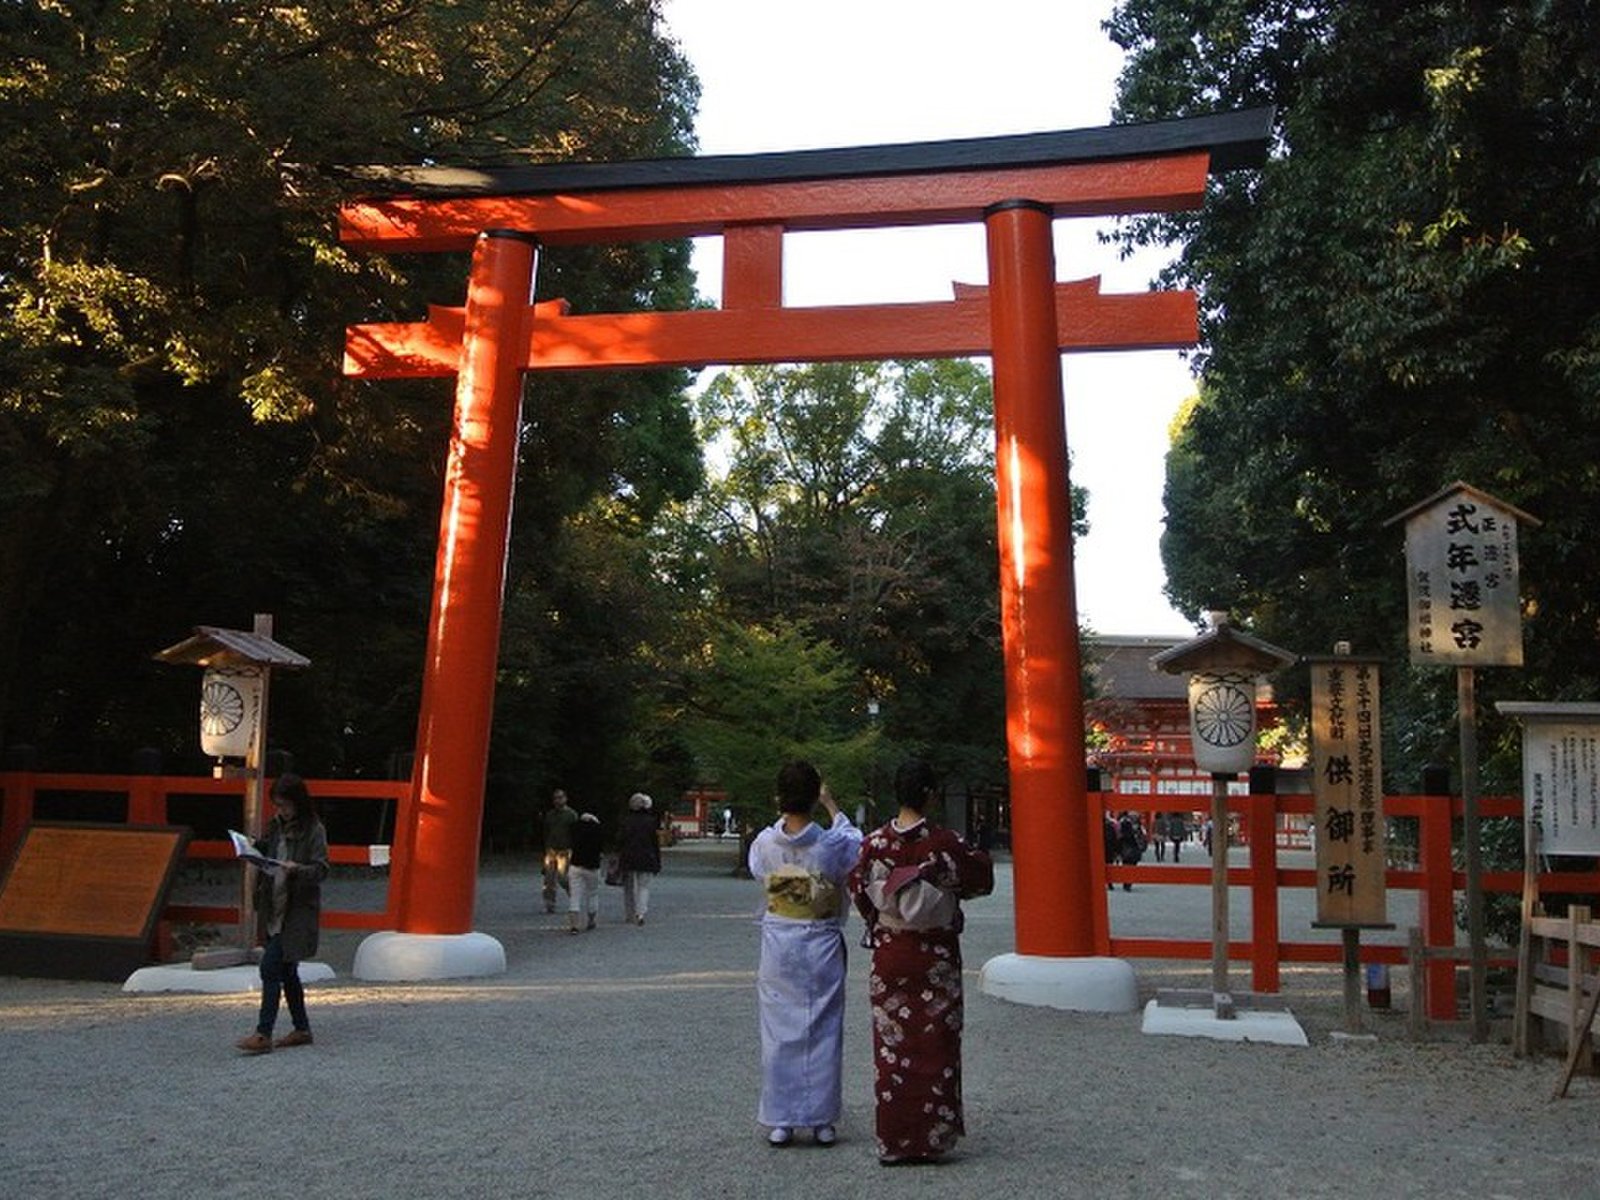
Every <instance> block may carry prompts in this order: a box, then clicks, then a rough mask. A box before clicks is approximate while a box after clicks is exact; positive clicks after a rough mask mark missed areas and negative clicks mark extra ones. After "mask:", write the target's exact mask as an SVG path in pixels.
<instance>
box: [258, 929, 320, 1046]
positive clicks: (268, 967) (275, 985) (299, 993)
mask: <svg viewBox="0 0 1600 1200" xmlns="http://www.w3.org/2000/svg"><path fill="white" fill-rule="evenodd" d="M280 996H281V997H282V998H283V999H284V1000H286V1001H288V1003H289V1019H290V1020H291V1021H293V1022H294V1027H295V1028H296V1029H298V1030H300V1031H302V1032H307V1031H309V1030H310V1028H311V1022H310V1021H309V1020H308V1019H307V1018H306V989H305V987H304V986H303V985H302V984H301V983H300V964H299V963H298V962H289V961H288V960H287V959H285V958H284V957H283V935H282V934H281V933H275V934H273V935H272V936H271V937H270V938H268V939H267V945H266V949H265V950H263V951H262V954H261V1015H260V1016H259V1017H257V1018H256V1032H257V1033H259V1034H260V1035H261V1036H262V1037H271V1036H272V1027H273V1026H274V1025H276V1024H277V1023H278V999H279V997H280Z"/></svg>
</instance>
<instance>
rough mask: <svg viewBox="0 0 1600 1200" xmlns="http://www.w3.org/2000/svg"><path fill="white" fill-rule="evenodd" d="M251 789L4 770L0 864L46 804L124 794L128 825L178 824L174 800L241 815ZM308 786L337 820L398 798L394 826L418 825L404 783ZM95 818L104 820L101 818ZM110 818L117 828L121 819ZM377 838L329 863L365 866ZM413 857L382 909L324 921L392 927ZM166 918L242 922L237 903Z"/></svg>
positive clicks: (336, 852) (187, 780) (193, 844)
mask: <svg viewBox="0 0 1600 1200" xmlns="http://www.w3.org/2000/svg"><path fill="white" fill-rule="evenodd" d="M244 786H245V785H244V781H243V780H238V779H209V778H205V777H199V776H189V775H72V774H67V775H55V774H50V775H46V774H36V773H34V772H31V771H0V863H4V864H7V865H9V864H10V862H11V858H12V855H13V854H14V853H15V852H16V849H17V846H18V845H19V844H20V843H21V841H22V834H23V831H24V830H25V829H26V828H27V825H28V822H29V821H31V820H33V819H34V815H35V812H36V811H37V809H38V808H39V802H40V801H41V800H42V801H44V802H45V804H46V805H49V804H50V803H51V801H52V800H53V799H55V800H59V799H61V798H63V797H70V796H79V797H83V796H88V797H94V798H96V799H97V800H98V801H101V802H102V805H100V806H103V801H104V800H105V799H106V798H110V799H111V800H112V807H113V808H114V807H115V798H116V797H118V796H120V797H122V798H123V811H122V814H121V821H123V822H126V823H127V824H129V825H172V824H181V822H178V821H175V820H173V819H172V817H171V815H170V812H169V801H170V800H171V799H173V798H177V797H215V798H216V799H217V800H218V801H223V802H237V803H238V804H239V805H240V811H241V812H242V811H243V803H244ZM307 786H308V787H309V788H310V790H311V794H312V795H313V796H315V797H316V799H317V803H318V805H319V806H320V807H321V809H322V812H323V814H324V816H325V817H331V816H332V815H333V813H334V812H335V811H336V808H337V806H338V805H339V804H340V803H341V802H343V801H352V800H360V801H373V800H379V801H386V800H392V801H394V802H395V815H394V820H393V822H392V824H391V825H390V826H389V828H390V829H392V830H395V831H399V834H400V835H403V833H404V831H405V830H408V829H409V828H410V827H411V785H410V784H409V783H408V782H407V781H405V780H403V779H401V780H393V779H389V780H354V779H317V780H307ZM96 819H97V820H99V819H102V818H100V817H98V816H97V817H96ZM103 819H106V820H110V821H112V822H113V823H118V822H117V818H116V816H115V815H110V816H107V817H105V818H103ZM240 823H242V818H241V819H240V820H239V821H235V822H233V824H234V825H235V826H236V827H237V825H238V824H240ZM397 836H398V835H397ZM372 840H374V839H369V840H368V841H363V842H361V843H359V844H355V843H343V844H330V845H329V847H328V858H329V860H330V861H331V862H334V863H342V864H358V865H366V864H368V863H370V861H371V857H370V856H371V842H372ZM186 857H187V858H188V859H189V860H190V861H192V862H193V861H198V862H206V861H231V860H232V859H233V857H234V853H233V846H232V845H231V844H230V843H229V842H228V841H227V840H226V838H205V839H197V840H193V841H190V843H189V848H188V852H187V855H186ZM409 858H410V856H409V855H408V854H406V853H405V852H404V850H403V848H402V847H401V846H398V845H396V846H394V847H393V848H392V850H391V855H390V861H391V866H390V868H389V886H388V892H387V896H386V902H385V905H384V909H383V911H382V912H349V911H344V912H341V911H339V910H336V909H334V910H330V909H324V910H323V912H322V923H323V924H324V925H325V926H328V927H330V928H340V929H393V928H394V927H395V924H396V920H395V918H396V912H395V905H396V903H397V901H398V898H399V896H400V895H401V894H402V893H401V891H400V884H401V883H402V882H403V881H404V878H405V871H406V869H407V865H408V863H409ZM163 919H164V920H166V921H169V922H172V923H201V922H209V923H218V924H230V923H234V922H237V921H238V920H239V910H238V908H237V906H235V905H194V904H173V905H169V906H168V907H167V909H166V911H165V912H164V913H163Z"/></svg>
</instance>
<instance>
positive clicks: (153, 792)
mask: <svg viewBox="0 0 1600 1200" xmlns="http://www.w3.org/2000/svg"><path fill="white" fill-rule="evenodd" d="M308 784H309V786H310V788H311V791H312V794H313V795H315V796H316V797H317V800H318V802H319V804H321V805H322V806H323V811H324V812H325V813H331V812H332V811H333V810H334V808H335V806H337V805H338V804H339V803H340V802H341V801H348V800H364V801H372V800H381V801H391V800H392V801H394V803H395V816H394V821H393V824H392V825H391V826H390V828H391V829H392V830H394V831H396V833H395V843H396V844H394V845H393V847H392V850H391V860H390V861H391V865H390V868H389V887H388V892H387V900H386V904H385V907H384V910H383V911H382V912H349V911H344V912H341V911H338V910H324V912H323V914H322V916H323V921H324V923H325V924H326V925H328V926H330V927H333V928H345V929H393V928H394V927H395V925H396V912H395V906H396V904H397V902H398V898H399V897H400V896H401V895H403V894H404V893H403V889H402V884H403V882H404V879H405V872H406V871H407V869H408V868H409V864H410V858H411V856H410V854H409V853H408V848H407V847H406V846H405V845H404V844H403V842H402V841H401V839H402V838H403V837H404V833H405V831H406V830H408V829H410V828H411V824H412V822H411V811H410V809H411V792H410V785H409V783H407V782H406V781H405V780H382V781H366V780H349V779H319V780H313V781H308ZM73 793H76V794H91V795H99V796H106V795H110V796H122V797H124V799H125V810H124V815H123V819H124V820H125V821H126V822H127V823H129V824H134V825H166V824H171V823H172V821H171V820H170V817H169V811H168V808H169V805H168V801H169V799H170V798H172V797H177V796H184V797H191V796H215V797H217V798H218V799H219V800H229V801H233V800H237V801H239V802H240V803H241V804H242V802H243V795H244V785H243V783H242V782H241V781H238V780H215V779H207V778H197V777H192V776H173V775H53V774H52V775H46V774H35V773H32V772H23V771H11V772H0V862H5V863H9V862H10V860H11V856H12V854H13V853H14V852H15V850H16V847H17V845H18V844H19V843H20V841H21V839H22V832H23V830H24V829H25V828H26V827H27V824H28V822H29V821H31V820H32V819H33V817H34V812H35V809H36V807H37V802H38V800H39V799H40V798H41V797H49V796H51V795H61V794H73ZM1199 799H1201V797H1187V796H1186V797H1179V796H1154V797H1151V796H1135V795H1128V794H1124V793H1114V792H1099V793H1090V800H1091V803H1090V804H1089V807H1088V815H1089V816H1090V818H1091V819H1092V820H1093V821H1094V822H1095V825H1094V828H1093V835H1094V837H1095V839H1096V843H1095V844H1098V839H1099V837H1100V829H1099V822H1100V820H1101V813H1102V811H1104V810H1105V809H1108V808H1109V809H1113V810H1124V809H1125V810H1129V811H1133V812H1137V813H1140V814H1141V815H1142V816H1143V818H1144V820H1145V824H1146V828H1151V827H1152V821H1153V818H1154V815H1155V814H1156V813H1162V812H1169V811H1172V810H1173V809H1174V808H1177V809H1182V808H1183V806H1184V805H1185V804H1189V803H1192V802H1194V801H1196V800H1199ZM1204 799H1205V800H1206V802H1207V803H1209V797H1205V798H1204ZM1096 801H1098V803H1096ZM1479 804H1480V810H1481V811H1482V813H1483V815H1484V816H1485V817H1510V818H1513V819H1517V820H1520V819H1521V817H1522V802H1521V800H1520V799H1518V798H1517V797H1507V796H1493V797H1484V798H1482V799H1481V800H1480V802H1479ZM1228 808H1229V812H1230V814H1231V815H1233V816H1235V817H1236V818H1237V820H1238V827H1239V833H1240V838H1241V841H1243V842H1244V843H1246V844H1247V845H1248V846H1249V848H1250V860H1249V863H1248V865H1245V866H1238V867H1232V868H1230V869H1229V872H1228V881H1229V884H1230V886H1232V887H1240V888H1246V889H1248V891H1249V895H1250V917H1251V938H1250V940H1249V941H1240V942H1233V943H1230V945H1229V947H1228V956H1229V958H1230V960H1235V961H1240V962H1248V963H1249V964H1250V969H1251V989H1252V990H1254V991H1258V992H1276V991H1278V990H1279V968H1280V966H1281V964H1283V963H1286V962H1307V963H1315V962H1321V963H1336V962H1338V961H1340V953H1341V947H1340V945H1339V943H1337V942H1291V941H1282V940H1280V939H1279V936H1278V894H1279V891H1280V889H1282V888H1296V887H1298V888H1313V887H1315V886H1316V884H1317V880H1316V872H1315V871H1313V870H1310V869H1307V868H1303V867H1301V868H1294V867H1282V866H1279V849H1280V847H1279V837H1278V834H1279V831H1280V828H1281V826H1282V824H1283V822H1282V820H1281V818H1282V817H1283V816H1285V815H1298V816H1302V817H1309V816H1310V815H1311V812H1312V799H1311V797H1310V796H1308V795H1282V796H1279V795H1274V794H1270V793H1258V794H1254V795H1249V796H1231V797H1229V801H1228ZM1384 814H1385V816H1387V817H1391V818H1393V817H1414V818H1416V819H1417V822H1418V838H1417V858H1418V863H1417V866H1416V867H1415V868H1411V869H1403V868H1390V870H1389V872H1388V884H1389V887H1390V888H1392V889H1397V890H1401V889H1412V890H1415V891H1418V892H1420V893H1421V897H1420V903H1419V918H1420V924H1421V926H1422V936H1423V941H1424V943H1425V944H1426V945H1427V946H1430V947H1435V946H1453V945H1455V944H1456V925H1455V898H1456V894H1457V893H1458V892H1459V891H1461V889H1462V888H1464V887H1465V876H1464V873H1463V872H1462V871H1459V870H1457V869H1456V866H1455V862H1454V858H1453V854H1452V847H1453V839H1452V836H1451V822H1452V821H1453V820H1457V819H1459V818H1460V817H1461V800H1460V798H1459V797H1453V796H1417V795H1409V796H1387V797H1385V798H1384ZM188 857H189V858H190V859H191V860H196V861H208V860H228V859H231V858H232V857H233V849H232V847H231V846H230V845H229V844H228V843H227V842H226V841H225V840H221V839H205V840H197V841H191V842H190V843H189V849H188ZM329 857H330V859H331V860H332V861H333V862H335V863H344V864H366V863H368V862H369V861H370V860H369V844H368V843H367V842H361V843H359V844H353V843H345V844H335V845H332V846H330V847H329ZM1097 870H1101V871H1103V872H1104V878H1101V879H1099V880H1097V881H1096V891H1097V892H1098V894H1099V895H1102V896H1103V895H1104V894H1105V889H1104V885H1105V883H1106V882H1107V881H1111V882H1116V883H1121V882H1130V883H1150V884H1154V883H1159V884H1167V885H1172V884H1179V885H1185V884H1187V885H1193V886H1196V887H1210V885H1211V867H1210V864H1209V863H1206V864H1203V865H1199V866H1193V867H1185V866H1169V865H1163V866H1148V867H1147V866H1135V867H1124V866H1104V865H1101V864H1098V862H1097ZM1483 885H1484V890H1485V891H1486V892H1508V893H1518V892H1520V891H1521V889H1522V874H1521V872H1520V871H1486V872H1484V877H1483ZM1540 888H1541V891H1543V892H1556V891H1559V892H1567V893H1579V894H1588V895H1595V896H1600V871H1584V872H1570V871H1569V872H1548V873H1545V874H1543V875H1541V876H1540ZM165 916H166V919H167V920H169V921H172V922H215V923H221V924H226V923H228V922H232V921H237V920H238V910H237V909H236V908H234V907H232V906H211V907H208V906H199V905H173V906H171V907H169V908H168V909H167V912H166V914H165ZM1096 938H1097V941H1098V942H1099V947H1098V948H1099V950H1100V952H1101V953H1104V954H1111V955H1116V956H1117V957H1120V958H1177V959H1199V960H1209V958H1210V957H1211V943H1210V942H1209V941H1200V940H1193V939H1182V938H1131V937H1117V936H1116V935H1115V934H1114V932H1113V931H1112V930H1111V929H1110V928H1109V924H1108V918H1107V916H1106V915H1105V911H1104V909H1102V910H1101V913H1100V915H1099V916H1098V917H1097V924H1096ZM1405 952H1406V948H1405V946H1404V945H1399V944H1383V945H1364V946H1362V948H1361V957H1362V959H1363V961H1365V962H1381V963H1401V962H1404V961H1405ZM1455 970H1456V965H1455V964H1454V963H1451V962H1447V961H1438V962H1433V963H1430V964H1429V966H1428V972H1429V978H1428V996H1429V1010H1430V1011H1429V1013H1428V1016H1429V1018H1430V1019H1433V1020H1454V1019H1456V1017H1457V1012H1456V1001H1455V994H1456V991H1455V980H1454V972H1455Z"/></svg>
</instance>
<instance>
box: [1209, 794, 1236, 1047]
mask: <svg viewBox="0 0 1600 1200" xmlns="http://www.w3.org/2000/svg"><path fill="white" fill-rule="evenodd" d="M1232 779H1233V776H1232V775H1224V774H1220V773H1216V774H1213V775H1212V776H1211V994H1212V997H1213V1004H1214V1006H1215V1008H1216V1015H1217V1016H1218V1017H1231V1016H1232V1015H1233V1004H1232V997H1231V995H1230V993H1229V990H1228V840H1229V839H1228V783H1229V781H1230V780H1232Z"/></svg>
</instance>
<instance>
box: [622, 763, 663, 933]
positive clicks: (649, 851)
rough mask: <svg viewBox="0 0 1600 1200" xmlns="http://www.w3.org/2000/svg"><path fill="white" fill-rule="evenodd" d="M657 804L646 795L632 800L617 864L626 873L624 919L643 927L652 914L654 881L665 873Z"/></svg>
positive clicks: (624, 821)
mask: <svg viewBox="0 0 1600 1200" xmlns="http://www.w3.org/2000/svg"><path fill="white" fill-rule="evenodd" d="M652 807H653V801H652V800H651V799H650V797H649V796H647V795H645V794H644V793H643V792H635V793H634V794H633V795H631V796H629V797H628V811H627V812H626V813H625V814H624V815H623V818H622V831H621V833H620V834H619V835H618V839H617V865H618V868H619V869H620V870H621V872H622V912H623V920H625V921H627V922H628V924H630V925H643V924H644V918H645V914H646V913H648V912H649V911H650V881H651V879H653V878H654V877H655V876H657V875H659V874H661V842H660V840H659V839H658V838H657V837H656V818H655V816H654V815H653V814H652V813H651V811H650V810H651V808H652Z"/></svg>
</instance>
